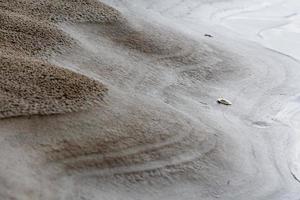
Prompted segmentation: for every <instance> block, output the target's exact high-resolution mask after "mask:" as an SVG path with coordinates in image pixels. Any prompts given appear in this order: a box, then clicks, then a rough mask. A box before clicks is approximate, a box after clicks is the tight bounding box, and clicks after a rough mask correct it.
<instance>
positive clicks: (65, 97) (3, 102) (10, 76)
mask: <svg viewBox="0 0 300 200" xmlns="http://www.w3.org/2000/svg"><path fill="white" fill-rule="evenodd" d="M0 82H1V87H0V91H1V96H0V118H3V117H12V116H20V115H32V114H57V113H65V112H71V111H79V110H82V109H87V108H88V107H89V106H90V105H91V103H93V102H92V101H93V100H99V99H101V98H102V96H103V93H104V92H105V91H106V89H105V87H104V86H103V85H101V84H99V83H97V82H96V81H93V80H91V79H89V78H87V77H85V76H82V75H79V74H76V73H74V72H71V71H68V70H65V69H60V68H57V67H55V66H52V65H50V64H48V63H45V62H42V61H39V60H33V59H28V58H17V57H7V56H1V62H0Z"/></svg>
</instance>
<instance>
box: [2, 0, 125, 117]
mask: <svg viewBox="0 0 300 200" xmlns="http://www.w3.org/2000/svg"><path fill="white" fill-rule="evenodd" d="M119 18H120V16H119V13H118V12H117V11H116V10H114V9H113V8H111V7H109V6H106V5H104V4H102V3H99V2H98V1H95V0H81V1H80V0H76V1H70V0H63V1H61V0H55V1H45V0H43V1H34V0H31V1H27V0H26V1H25V0H17V1H15V0H8V1H1V2H0V26H1V28H0V57H1V59H0V66H1V68H0V79H1V83H2V84H1V88H0V89H1V98H0V99H1V100H0V104H1V106H2V107H1V111H0V118H4V117H14V116H23V115H32V114H39V115H42V114H43V115H45V114H58V113H65V112H73V111H79V110H83V109H87V108H88V107H91V105H93V104H94V103H95V102H97V101H98V102H101V101H102V97H103V95H104V93H106V91H107V89H106V87H105V86H104V85H103V84H101V83H99V82H96V81H94V80H91V79H89V78H87V77H85V76H82V75H80V74H76V73H74V72H71V71H69V70H65V69H58V67H57V66H54V65H51V64H50V63H48V62H47V55H49V54H52V53H54V52H55V54H59V53H61V52H62V51H67V49H68V48H69V47H71V46H72V45H74V44H75V41H73V40H72V38H71V37H69V36H68V35H67V34H65V33H64V32H63V31H61V30H60V29H59V28H58V26H57V25H56V24H57V23H59V22H66V21H67V22H70V23H72V22H83V21H88V22H98V23H113V22H115V21H116V20H118V19H119ZM88 105H89V106H88Z"/></svg>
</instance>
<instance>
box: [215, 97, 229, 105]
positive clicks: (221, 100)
mask: <svg viewBox="0 0 300 200" xmlns="http://www.w3.org/2000/svg"><path fill="white" fill-rule="evenodd" d="M217 102H218V103H219V104H223V105H226V106H230V105H232V103H231V102H230V101H228V100H227V99H224V98H222V97H221V98H218V100H217Z"/></svg>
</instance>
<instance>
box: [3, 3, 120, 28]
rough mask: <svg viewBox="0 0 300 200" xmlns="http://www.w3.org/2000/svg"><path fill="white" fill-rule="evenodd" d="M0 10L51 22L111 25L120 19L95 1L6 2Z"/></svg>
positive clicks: (111, 10)
mask: <svg viewBox="0 0 300 200" xmlns="http://www.w3.org/2000/svg"><path fill="white" fill-rule="evenodd" d="M0 8H2V9H3V10H8V11H11V12H16V13H19V14H23V15H26V16H29V17H32V18H35V19H39V20H48V21H52V22H62V21H73V22H78V21H89V22H93V21H94V22H102V23H111V22H114V21H116V20H118V19H119V18H120V14H119V12H117V11H116V10H115V9H113V8H111V7H109V6H107V5H105V4H103V3H101V2H99V1H97V0H50V1H49V0H40V1H36V0H7V1H5V2H1V3H0Z"/></svg>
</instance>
